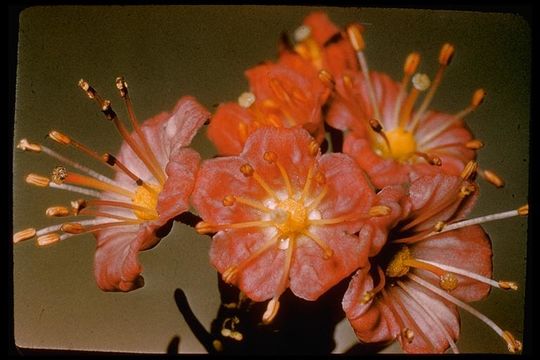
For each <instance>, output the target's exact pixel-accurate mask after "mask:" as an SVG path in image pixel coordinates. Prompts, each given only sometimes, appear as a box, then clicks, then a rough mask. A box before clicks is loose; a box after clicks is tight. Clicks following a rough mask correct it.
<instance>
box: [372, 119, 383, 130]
mask: <svg viewBox="0 0 540 360" xmlns="http://www.w3.org/2000/svg"><path fill="white" fill-rule="evenodd" d="M369 126H371V128H372V129H373V131H375V132H376V133H380V132H381V131H382V130H383V127H382V125H381V123H380V122H379V120H377V119H370V120H369Z"/></svg>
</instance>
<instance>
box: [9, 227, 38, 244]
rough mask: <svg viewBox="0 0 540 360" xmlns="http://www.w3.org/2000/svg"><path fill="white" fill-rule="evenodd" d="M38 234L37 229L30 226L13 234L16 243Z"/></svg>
mask: <svg viewBox="0 0 540 360" xmlns="http://www.w3.org/2000/svg"><path fill="white" fill-rule="evenodd" d="M34 236H36V229H34V228H28V229H24V230H21V231H18V232H16V233H15V234H13V243H14V244H16V243H18V242H20V241H25V240H30V239H32V238H33V237H34Z"/></svg>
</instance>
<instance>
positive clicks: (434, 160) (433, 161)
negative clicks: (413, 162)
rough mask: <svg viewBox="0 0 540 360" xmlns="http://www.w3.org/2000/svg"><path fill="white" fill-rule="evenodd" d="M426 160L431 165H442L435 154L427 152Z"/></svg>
mask: <svg viewBox="0 0 540 360" xmlns="http://www.w3.org/2000/svg"><path fill="white" fill-rule="evenodd" d="M427 161H428V162H429V163H430V164H431V165H435V166H441V165H442V160H441V158H440V157H438V156H437V155H433V154H427Z"/></svg>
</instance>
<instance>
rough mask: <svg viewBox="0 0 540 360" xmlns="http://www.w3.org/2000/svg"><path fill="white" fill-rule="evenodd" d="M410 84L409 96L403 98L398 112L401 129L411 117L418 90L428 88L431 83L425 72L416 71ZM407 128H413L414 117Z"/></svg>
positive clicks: (418, 93)
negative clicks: (411, 85)
mask: <svg viewBox="0 0 540 360" xmlns="http://www.w3.org/2000/svg"><path fill="white" fill-rule="evenodd" d="M412 84H413V89H412V90H411V92H410V93H409V96H407V99H405V103H404V104H403V107H402V108H401V111H400V114H399V127H400V128H401V129H403V130H405V126H406V125H407V122H408V121H409V120H410V118H411V114H412V110H413V107H414V104H415V102H416V99H418V95H420V92H422V91H425V90H427V88H429V86H430V85H431V80H430V79H429V76H427V75H426V74H421V73H417V74H415V75H414V76H413V77H412ZM415 118H416V116H415ZM409 128H410V129H414V119H413V120H412V121H411V125H410V126H409Z"/></svg>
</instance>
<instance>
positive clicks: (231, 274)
mask: <svg viewBox="0 0 540 360" xmlns="http://www.w3.org/2000/svg"><path fill="white" fill-rule="evenodd" d="M279 236H280V234H279V233H278V234H276V235H274V236H273V237H272V238H271V239H269V240H267V241H266V242H265V243H264V244H263V245H262V246H261V247H260V248H258V249H257V250H256V251H255V252H254V253H252V254H250V255H249V256H248V257H247V258H246V259H244V260H242V261H240V263H238V264H237V265H233V266H229V267H228V268H227V269H226V270H225V271H224V272H223V274H222V278H223V281H225V282H226V283H227V284H234V283H235V282H236V278H237V276H238V273H239V272H240V271H242V270H243V269H245V267H246V266H247V265H249V264H251V262H252V261H253V260H254V259H256V258H258V257H259V256H261V255H262V254H264V253H265V252H266V251H268V250H269V249H270V248H271V247H272V246H275V245H276V243H277V240H278V239H279Z"/></svg>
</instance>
